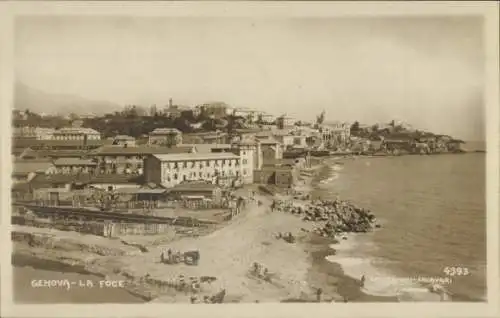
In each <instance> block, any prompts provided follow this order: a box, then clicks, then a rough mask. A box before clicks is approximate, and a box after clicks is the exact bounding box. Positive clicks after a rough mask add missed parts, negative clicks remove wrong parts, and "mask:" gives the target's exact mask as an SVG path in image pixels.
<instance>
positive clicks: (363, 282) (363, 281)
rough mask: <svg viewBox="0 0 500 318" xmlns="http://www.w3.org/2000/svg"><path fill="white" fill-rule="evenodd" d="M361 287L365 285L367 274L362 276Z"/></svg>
mask: <svg viewBox="0 0 500 318" xmlns="http://www.w3.org/2000/svg"><path fill="white" fill-rule="evenodd" d="M361 287H365V275H363V276H361Z"/></svg>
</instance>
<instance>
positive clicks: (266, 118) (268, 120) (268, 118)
mask: <svg viewBox="0 0 500 318" xmlns="http://www.w3.org/2000/svg"><path fill="white" fill-rule="evenodd" d="M257 118H258V121H259V122H260V123H261V124H263V125H273V124H274V123H275V122H276V116H274V115H271V114H266V113H261V114H259V115H257Z"/></svg>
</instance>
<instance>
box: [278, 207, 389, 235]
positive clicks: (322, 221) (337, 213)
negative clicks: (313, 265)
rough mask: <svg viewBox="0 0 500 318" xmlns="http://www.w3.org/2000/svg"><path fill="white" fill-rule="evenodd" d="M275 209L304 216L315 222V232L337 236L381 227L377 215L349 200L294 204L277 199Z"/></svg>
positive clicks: (307, 219) (304, 218)
mask: <svg viewBox="0 0 500 318" xmlns="http://www.w3.org/2000/svg"><path fill="white" fill-rule="evenodd" d="M273 209H275V210H279V211H283V212H288V213H291V214H294V215H297V216H300V217H302V219H303V220H304V221H308V222H315V223H317V226H316V227H315V228H314V230H313V232H314V233H316V234H318V235H320V236H323V237H332V238H335V237H336V236H337V235H339V234H342V233H349V232H354V233H363V232H368V231H371V230H372V229H373V228H376V227H380V225H379V224H377V223H376V222H377V219H376V217H375V215H374V214H373V213H372V212H371V211H370V210H368V209H365V208H361V207H358V206H356V205H355V204H353V203H351V202H349V201H343V200H315V201H312V202H310V203H308V204H302V205H294V203H293V202H290V201H288V202H285V201H275V202H274V205H273Z"/></svg>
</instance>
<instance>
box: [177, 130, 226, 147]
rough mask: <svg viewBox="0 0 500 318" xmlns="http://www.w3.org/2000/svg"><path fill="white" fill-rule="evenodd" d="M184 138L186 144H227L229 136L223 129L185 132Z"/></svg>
mask: <svg viewBox="0 0 500 318" xmlns="http://www.w3.org/2000/svg"><path fill="white" fill-rule="evenodd" d="M182 140H183V142H184V143H186V144H227V143H228V142H229V141H230V140H229V136H228V134H227V133H225V132H221V131H209V132H200V133H190V134H184V136H183V137H182Z"/></svg>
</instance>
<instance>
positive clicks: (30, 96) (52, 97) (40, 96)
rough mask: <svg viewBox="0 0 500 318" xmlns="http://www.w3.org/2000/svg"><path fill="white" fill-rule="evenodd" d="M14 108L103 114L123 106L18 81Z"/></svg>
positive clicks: (54, 112) (55, 112)
mask: <svg viewBox="0 0 500 318" xmlns="http://www.w3.org/2000/svg"><path fill="white" fill-rule="evenodd" d="M14 108H15V109H18V110H25V109H29V110H30V111H33V112H36V113H45V114H70V113H76V114H88V113H94V114H96V115H102V114H104V113H109V112H113V111H115V110H121V109H122V108H123V107H122V106H120V105H118V104H114V103H111V102H108V101H94V100H89V99H85V98H83V97H80V96H76V95H66V94H64V95H62V94H51V93H46V92H43V91H41V90H37V89H34V88H32V87H29V86H27V85H25V84H23V83H19V82H17V83H16V85H15V89H14Z"/></svg>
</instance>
